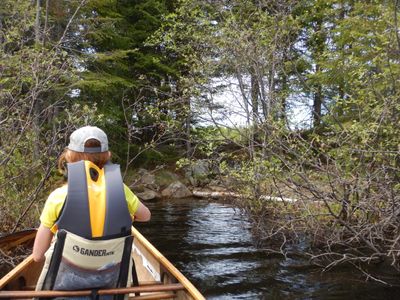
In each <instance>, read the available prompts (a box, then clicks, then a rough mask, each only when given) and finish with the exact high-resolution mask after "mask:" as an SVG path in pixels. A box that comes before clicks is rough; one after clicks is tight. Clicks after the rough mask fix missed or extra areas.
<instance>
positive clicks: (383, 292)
mask: <svg viewBox="0 0 400 300" xmlns="http://www.w3.org/2000/svg"><path fill="white" fill-rule="evenodd" d="M146 205H148V206H149V208H150V209H151V211H152V220H151V222H150V223H148V224H138V225H137V226H136V227H138V229H139V230H140V231H141V232H142V233H143V234H144V235H145V236H146V237H147V238H148V239H149V240H150V241H151V242H152V243H153V244H154V245H155V246H156V247H157V248H158V249H159V250H160V251H161V252H162V253H163V254H164V255H165V256H166V257H167V258H168V259H169V260H170V261H171V262H172V263H173V264H174V265H175V266H177V268H178V269H179V270H180V271H181V272H182V273H183V274H185V275H186V276H187V277H188V278H189V279H190V280H191V281H192V282H193V283H194V284H195V285H196V287H198V288H199V290H200V291H201V292H202V293H203V294H204V295H205V296H206V298H207V299H218V300H221V299H331V300H334V299H363V300H364V299H365V300H366V299H400V296H399V295H400V288H395V287H392V288H389V287H384V286H382V285H378V284H375V283H370V282H369V283H365V282H364V281H362V280H360V279H359V280H357V276H356V275H355V274H353V271H352V270H351V269H345V268H342V269H341V270H337V271H335V272H328V273H321V271H320V270H319V269H315V268H311V267H309V266H308V265H307V261H305V260H303V259H302V258H301V255H299V256H293V257H289V258H287V259H286V260H285V259H282V258H281V257H276V256H271V255H268V254H266V253H265V252H263V251H260V250H259V249H257V247H255V245H254V244H253V241H252V236H251V233H250V224H249V222H247V221H246V220H243V217H242V216H241V215H240V214H238V213H236V212H235V210H234V209H233V208H232V207H230V206H227V205H223V204H219V203H214V202H209V201H205V200H198V199H191V200H190V199H185V200H179V201H177V200H174V201H159V202H151V203H146ZM399 283H400V281H399Z"/></svg>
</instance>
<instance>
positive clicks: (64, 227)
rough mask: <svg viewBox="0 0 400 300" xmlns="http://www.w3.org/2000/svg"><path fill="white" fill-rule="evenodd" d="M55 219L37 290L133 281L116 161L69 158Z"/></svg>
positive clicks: (125, 208) (126, 213)
mask: <svg viewBox="0 0 400 300" xmlns="http://www.w3.org/2000/svg"><path fill="white" fill-rule="evenodd" d="M55 225H56V226H57V228H58V231H57V234H56V240H55V242H54V243H52V245H51V247H50V248H49V250H48V251H47V252H46V260H45V264H44V267H43V270H42V273H41V275H40V277H39V280H38V283H37V287H36V289H37V290H80V289H91V290H95V289H99V288H118V287H126V286H130V285H131V282H132V278H131V275H132V274H131V272H130V270H131V269H132V270H134V265H132V259H131V249H132V241H133V237H132V235H131V226H132V218H131V216H130V213H129V210H128V206H127V203H126V199H125V192H124V186H123V182H122V176H121V172H120V168H119V165H115V164H106V165H105V166H104V168H103V169H99V168H98V167H97V166H96V165H95V164H93V163H92V162H90V161H79V162H76V163H69V164H68V193H67V198H66V200H65V202H64V206H63V209H62V211H61V213H60V216H59V218H58V220H57V222H56V224H55ZM133 274H134V275H135V272H133ZM134 277H135V276H134ZM134 279H136V281H137V278H134ZM124 298H127V295H126V296H124V295H115V296H114V297H113V298H112V299H124ZM107 299H109V298H107Z"/></svg>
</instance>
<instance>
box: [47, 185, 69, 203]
mask: <svg viewBox="0 0 400 300" xmlns="http://www.w3.org/2000/svg"><path fill="white" fill-rule="evenodd" d="M67 192H68V185H66V184H65V185H63V186H61V187H59V188H56V189H55V190H54V191H52V192H51V193H50V195H49V199H52V200H53V201H54V200H62V201H64V200H65V197H66V196H67Z"/></svg>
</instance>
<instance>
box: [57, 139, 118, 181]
mask: <svg viewBox="0 0 400 300" xmlns="http://www.w3.org/2000/svg"><path fill="white" fill-rule="evenodd" d="M85 147H87V148H92V147H100V142H99V141H98V140H96V139H89V140H87V141H86V142H85ZM110 158H111V152H109V151H105V152H99V153H87V152H76V151H73V150H69V149H68V148H66V149H64V151H63V153H61V155H60V157H59V158H58V169H59V171H60V172H61V173H63V174H65V171H66V163H72V162H77V161H81V160H89V161H91V162H92V163H94V164H95V165H97V166H98V167H99V168H100V169H101V168H103V167H104V165H105V164H106V163H107V162H108V161H109V160H110Z"/></svg>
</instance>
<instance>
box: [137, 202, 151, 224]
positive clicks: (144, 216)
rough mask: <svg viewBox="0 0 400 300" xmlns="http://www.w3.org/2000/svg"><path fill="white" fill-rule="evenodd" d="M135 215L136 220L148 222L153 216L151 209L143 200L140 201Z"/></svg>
mask: <svg viewBox="0 0 400 300" xmlns="http://www.w3.org/2000/svg"><path fill="white" fill-rule="evenodd" d="M134 217H135V218H134V221H138V222H147V221H149V220H150V218H151V213H150V210H149V209H148V208H147V207H146V206H145V205H144V204H143V203H142V202H140V201H139V206H138V209H137V211H136V212H135V214H134Z"/></svg>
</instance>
